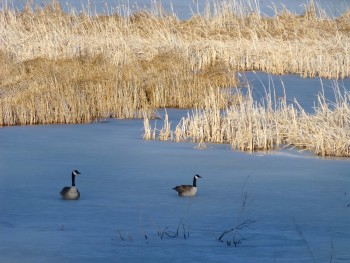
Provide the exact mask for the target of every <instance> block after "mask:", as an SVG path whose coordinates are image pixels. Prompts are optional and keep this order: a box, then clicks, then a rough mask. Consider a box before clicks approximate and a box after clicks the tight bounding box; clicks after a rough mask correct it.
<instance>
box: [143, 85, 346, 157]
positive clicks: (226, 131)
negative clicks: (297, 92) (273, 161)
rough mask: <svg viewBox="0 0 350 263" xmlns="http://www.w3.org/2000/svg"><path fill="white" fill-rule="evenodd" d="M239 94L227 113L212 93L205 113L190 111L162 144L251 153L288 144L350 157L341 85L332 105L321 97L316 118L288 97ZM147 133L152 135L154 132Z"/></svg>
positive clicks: (326, 153)
mask: <svg viewBox="0 0 350 263" xmlns="http://www.w3.org/2000/svg"><path fill="white" fill-rule="evenodd" d="M237 93H238V95H236V97H237V98H238V100H239V102H238V103H237V104H231V105H230V106H227V107H226V108H224V109H223V110H221V108H220V107H219V106H218V105H219V103H218V98H219V97H217V96H216V95H215V93H212V96H209V97H208V100H206V103H207V104H206V107H205V108H204V109H195V110H193V111H192V113H191V114H190V113H188V115H187V117H183V118H182V119H181V120H180V122H179V123H178V124H177V125H176V127H175V129H174V130H173V131H168V132H167V134H169V136H168V137H167V138H164V133H163V136H162V140H165V139H168V140H172V141H176V142H180V141H182V142H193V143H199V144H203V143H223V144H229V145H231V148H232V149H233V150H240V151H249V152H254V151H271V150H275V149H279V147H281V146H289V147H296V148H298V149H301V150H309V151H311V152H313V153H314V154H317V155H320V156H338V157H349V156H350V144H349V142H350V129H349V127H350V106H349V101H350V94H349V92H348V91H346V90H344V91H341V90H340V88H339V86H337V84H334V93H335V97H336V100H335V101H334V102H329V101H328V100H327V99H326V98H325V97H324V95H323V94H322V93H321V94H319V96H318V105H317V107H316V108H315V112H314V114H309V113H306V112H305V111H304V110H303V109H302V108H301V107H300V105H299V104H298V102H297V101H294V103H291V104H287V100H286V98H274V99H273V96H272V94H271V93H267V94H266V96H265V99H264V100H262V101H258V102H257V101H254V100H253V97H252V94H251V92H248V93H247V95H246V96H244V95H243V94H242V93H241V92H240V91H239V90H238V91H237ZM168 128H169V127H167V129H168ZM148 129H149V131H148V132H149V133H151V132H152V128H151V127H148ZM163 129H165V128H164V127H163V128H161V130H163ZM153 132H154V133H155V131H153ZM170 135H172V137H170ZM157 136H158V135H157ZM157 138H159V137H157Z"/></svg>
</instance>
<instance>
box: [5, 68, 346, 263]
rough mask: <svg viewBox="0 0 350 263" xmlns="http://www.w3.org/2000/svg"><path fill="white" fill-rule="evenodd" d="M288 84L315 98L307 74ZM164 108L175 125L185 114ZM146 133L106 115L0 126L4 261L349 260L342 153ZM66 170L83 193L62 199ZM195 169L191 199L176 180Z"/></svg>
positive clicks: (183, 180) (136, 123)
mask: <svg viewBox="0 0 350 263" xmlns="http://www.w3.org/2000/svg"><path fill="white" fill-rule="evenodd" d="M252 76H253V78H255V76H254V75H252ZM260 77H261V78H265V77H266V76H265V75H261V76H260ZM284 81H285V86H286V89H287V94H291V93H292V92H293V89H294V88H295V87H293V86H291V84H292V83H293V82H295V83H296V84H298V85H301V86H303V85H304V84H306V86H305V85H304V86H303V88H304V89H302V88H300V90H303V91H304V92H305V93H303V94H302V97H305V96H306V97H308V96H312V94H313V93H314V91H313V87H312V85H311V84H310V82H308V81H311V80H300V79H298V78H297V77H290V76H288V77H286V79H284ZM290 81H291V82H290ZM305 81H306V82H305ZM315 83H316V82H315ZM307 91H309V93H308V92H307ZM292 96H294V95H292ZM305 103H306V104H307V102H305ZM159 112H160V114H163V111H162V110H160V111H159ZM168 113H169V117H170V120H172V121H173V125H175V123H177V121H178V120H179V118H180V117H181V116H183V115H185V114H187V111H186V110H168ZM158 122H160V120H158ZM159 127H160V123H159ZM142 128H143V121H142V120H113V119H110V120H107V121H106V122H104V123H94V124H85V125H46V126H22V127H6V128H1V129H0V262H35V263H38V262H39V263H40V262H45V263H46V262H55V263H56V262H60V263H61V262H165V261H168V262H184V261H185V262H248V263H249V262H288V263H289V262H290V263H294V262H333V263H334V262H344V263H345V262H350V227H349V222H350V207H349V206H348V205H349V204H350V172H349V167H350V161H349V160H348V159H322V158H318V157H315V156H313V155H311V154H309V153H303V154H301V153H298V152H297V151H292V150H283V151H277V152H274V153H263V152H259V153H255V154H248V153H242V152H233V151H231V150H230V149H228V147H227V146H226V145H209V147H208V149H206V150H197V149H195V148H194V146H195V145H194V144H187V143H171V142H159V141H144V140H143V139H142ZM73 169H78V170H79V171H80V172H81V173H82V174H81V175H79V176H78V177H77V178H76V185H77V187H78V189H79V191H80V193H81V199H80V200H78V201H63V200H62V199H60V195H59V192H60V190H61V189H62V187H64V186H66V185H69V184H70V182H71V178H70V174H71V171H72V170H73ZM196 173H198V174H199V175H201V176H203V178H202V179H200V180H199V181H198V195H197V196H196V197H195V198H181V197H178V196H177V194H176V192H175V191H174V190H172V187H174V186H175V185H178V184H190V183H191V182H192V178H193V175H194V174H196ZM242 192H243V193H244V192H247V193H248V198H247V204H248V205H247V207H246V209H245V211H244V213H241V212H240V208H241V205H242V200H243V198H242ZM247 219H250V220H256V222H255V223H253V224H251V225H250V228H246V229H243V230H241V234H242V235H243V236H244V237H245V238H246V240H242V243H241V244H239V246H237V247H234V246H227V245H226V244H225V243H220V242H218V241H217V238H218V237H219V236H220V234H221V233H222V232H223V231H225V230H228V229H230V228H232V227H233V226H234V224H235V223H237V222H243V221H244V220H247ZM182 224H183V226H184V229H185V231H184V230H183V227H182ZM179 225H180V226H181V227H180V229H179V236H177V237H173V238H171V237H168V236H166V234H169V235H172V234H174V232H176V231H177V228H178V226H179ZM158 232H159V233H160V234H163V239H161V237H160V236H159V235H158ZM184 233H185V234H186V239H185V238H184ZM188 233H189V237H187V234H188ZM145 235H146V236H147V239H145ZM227 237H230V236H229V235H228V236H227Z"/></svg>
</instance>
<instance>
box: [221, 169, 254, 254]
mask: <svg viewBox="0 0 350 263" xmlns="http://www.w3.org/2000/svg"><path fill="white" fill-rule="evenodd" d="M248 179H249V176H248V178H247V180H248ZM246 182H247V181H246ZM246 182H245V183H244V184H243V188H242V194H241V196H242V203H241V208H240V212H239V216H238V218H237V220H236V223H235V224H234V226H233V227H232V228H230V229H228V230H225V231H223V232H222V234H221V235H220V236H219V237H218V238H217V240H218V241H219V242H222V243H226V244H227V245H228V246H235V247H237V246H238V245H241V244H242V242H243V240H246V239H247V238H245V237H244V236H243V234H242V230H244V229H246V228H249V227H250V226H251V225H252V224H254V223H255V222H256V220H253V219H246V220H241V219H240V218H241V217H242V215H243V214H244V213H245V211H246V209H247V206H248V205H249V204H250V203H251V201H252V200H251V201H250V199H249V198H248V193H247V191H246V190H245V185H246ZM229 234H232V236H231V237H229V238H228V235H229Z"/></svg>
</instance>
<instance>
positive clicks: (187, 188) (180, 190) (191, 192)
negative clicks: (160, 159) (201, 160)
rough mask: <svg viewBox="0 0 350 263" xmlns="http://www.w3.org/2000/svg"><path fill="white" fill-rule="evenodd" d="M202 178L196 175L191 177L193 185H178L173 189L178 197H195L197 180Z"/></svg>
mask: <svg viewBox="0 0 350 263" xmlns="http://www.w3.org/2000/svg"><path fill="white" fill-rule="evenodd" d="M198 178H202V177H201V176H199V175H198V174H196V175H195V176H194V177H193V185H178V186H175V187H174V188H173V189H174V190H175V191H176V192H177V194H178V195H179V196H195V195H196V194H197V179H198Z"/></svg>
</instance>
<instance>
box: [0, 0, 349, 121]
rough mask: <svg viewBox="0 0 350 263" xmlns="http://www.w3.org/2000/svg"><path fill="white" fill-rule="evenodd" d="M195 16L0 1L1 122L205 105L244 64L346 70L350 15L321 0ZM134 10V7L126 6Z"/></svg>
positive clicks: (325, 72)
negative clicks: (329, 12) (266, 10)
mask: <svg viewBox="0 0 350 263" xmlns="http://www.w3.org/2000/svg"><path fill="white" fill-rule="evenodd" d="M205 10H206V11H205V12H204V13H197V14H194V15H193V16H192V17H191V18H190V19H188V20H185V21H183V20H179V19H178V18H177V17H176V15H175V14H170V15H166V14H164V12H163V11H162V8H161V7H159V8H158V9H156V10H140V11H138V12H131V11H130V10H121V9H119V13H118V12H117V13H115V14H110V15H95V14H90V13H84V12H83V13H79V14H77V13H76V12H74V11H72V12H71V13H69V14H67V13H64V12H63V11H62V10H61V8H60V6H59V4H57V2H55V1H54V2H53V3H52V4H51V5H47V6H46V7H45V8H42V9H34V8H32V7H31V6H30V5H28V7H27V8H26V9H25V10H24V11H21V12H16V11H14V10H11V9H7V8H2V9H0V43H1V45H0V60H1V61H0V85H1V86H0V111H1V115H0V126H5V125H19V124H36V123H68V122H69V123H77V122H78V123H79V122H89V121H91V120H94V119H96V118H104V117H108V116H115V117H118V118H133V117H139V116H140V115H142V114H141V113H140V112H141V111H143V110H145V111H148V110H149V109H152V108H155V107H183V108H186V107H198V106H200V105H201V106H204V98H205V96H206V94H208V91H209V90H210V89H211V88H212V87H232V86H234V85H236V84H237V83H236V79H235V76H234V72H235V71H237V70H241V71H247V70H262V71H266V72H270V73H275V74H285V73H295V74H300V75H301V76H304V77H314V76H321V77H326V78H339V77H348V76H349V73H350V69H349V65H350V55H349V44H348V43H350V42H349V36H350V30H349V29H350V26H349V23H348V17H349V16H348V14H347V13H345V14H344V15H343V16H342V17H339V18H337V19H335V18H330V17H327V16H326V15H324V14H323V13H322V12H321V11H320V10H318V9H317V8H316V7H315V5H314V4H313V2H312V1H311V2H310V5H309V6H308V7H307V8H306V10H305V14H304V15H295V14H292V13H291V12H289V11H287V10H283V11H277V10H276V15H275V16H274V17H264V16H262V15H261V13H260V10H259V5H258V2H257V1H254V0H251V1H245V4H244V3H243V2H242V1H239V0H229V1H222V2H215V1H214V2H208V6H207V8H206V9H205ZM125 14H128V15H125Z"/></svg>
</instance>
